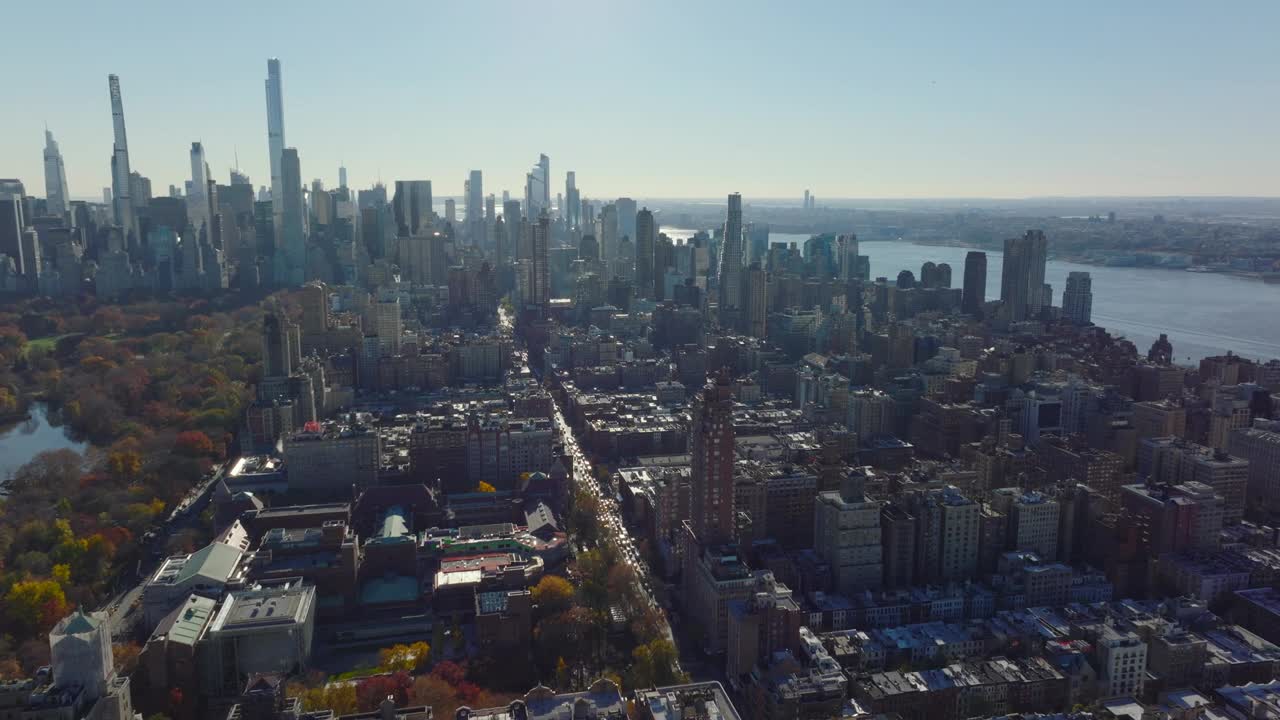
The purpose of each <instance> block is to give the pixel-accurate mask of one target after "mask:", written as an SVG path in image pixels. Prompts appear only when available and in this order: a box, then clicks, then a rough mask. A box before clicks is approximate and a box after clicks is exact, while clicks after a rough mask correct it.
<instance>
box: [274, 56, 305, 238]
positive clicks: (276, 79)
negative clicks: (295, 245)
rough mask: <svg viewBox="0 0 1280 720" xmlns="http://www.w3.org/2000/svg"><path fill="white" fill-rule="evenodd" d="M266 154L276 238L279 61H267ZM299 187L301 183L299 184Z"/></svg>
mask: <svg viewBox="0 0 1280 720" xmlns="http://www.w3.org/2000/svg"><path fill="white" fill-rule="evenodd" d="M266 87H267V154H268V156H269V158H270V160H271V216H272V218H273V220H274V225H275V231H276V237H277V238H280V237H283V228H282V225H283V219H284V198H283V192H284V191H283V186H282V185H281V184H280V181H281V177H282V175H281V173H282V170H281V163H282V160H281V158H282V156H283V155H284V80H283V78H281V77H280V60H279V59H278V58H269V59H268V60H267V80H266ZM299 185H301V183H299Z"/></svg>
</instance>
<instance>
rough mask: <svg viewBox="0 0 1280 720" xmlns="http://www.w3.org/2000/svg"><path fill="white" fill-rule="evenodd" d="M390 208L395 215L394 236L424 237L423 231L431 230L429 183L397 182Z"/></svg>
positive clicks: (417, 181) (427, 181) (428, 181)
mask: <svg viewBox="0 0 1280 720" xmlns="http://www.w3.org/2000/svg"><path fill="white" fill-rule="evenodd" d="M391 208H392V211H393V212H394V213H395V219H396V235H398V236H399V237H411V236H414V235H424V234H425V233H424V232H423V230H424V229H426V230H430V229H431V214H432V210H431V181H430V180H397V181H396V191H395V195H394V196H392V198H391Z"/></svg>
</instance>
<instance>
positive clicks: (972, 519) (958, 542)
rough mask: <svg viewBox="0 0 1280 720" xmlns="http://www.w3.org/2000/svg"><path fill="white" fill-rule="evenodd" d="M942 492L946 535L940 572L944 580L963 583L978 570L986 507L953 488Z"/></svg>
mask: <svg viewBox="0 0 1280 720" xmlns="http://www.w3.org/2000/svg"><path fill="white" fill-rule="evenodd" d="M940 495H941V497H940V498H939V500H940V501H941V502H940V508H941V510H942V513H941V514H942V535H941V542H940V543H939V553H938V554H939V572H938V574H939V577H941V579H943V580H949V581H950V580H954V581H961V582H963V581H965V580H968V579H970V578H972V577H973V576H974V574H975V573H976V572H977V571H978V535H979V532H978V530H979V524H980V519H981V515H982V506H981V505H980V504H978V503H976V502H974V501H972V500H970V499H969V498H966V497H965V496H964V495H961V494H960V492H959V491H958V490H956V488H953V487H949V488H947V489H946V490H945V491H943V492H942V493H941V494H940Z"/></svg>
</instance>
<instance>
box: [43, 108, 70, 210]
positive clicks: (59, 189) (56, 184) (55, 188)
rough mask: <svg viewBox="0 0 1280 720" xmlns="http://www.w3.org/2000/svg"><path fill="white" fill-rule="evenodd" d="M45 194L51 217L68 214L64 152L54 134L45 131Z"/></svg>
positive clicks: (68, 196)
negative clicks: (63, 161) (63, 163)
mask: <svg viewBox="0 0 1280 720" xmlns="http://www.w3.org/2000/svg"><path fill="white" fill-rule="evenodd" d="M44 194H45V198H46V205H47V207H48V212H49V214H50V215H55V216H57V217H62V216H64V215H66V214H67V207H68V205H67V202H68V200H69V199H70V194H69V193H68V192H67V170H66V168H65V167H63V165H62V151H61V150H59V149H58V141H57V140H54V139H53V133H51V132H49V131H48V130H45V131H44Z"/></svg>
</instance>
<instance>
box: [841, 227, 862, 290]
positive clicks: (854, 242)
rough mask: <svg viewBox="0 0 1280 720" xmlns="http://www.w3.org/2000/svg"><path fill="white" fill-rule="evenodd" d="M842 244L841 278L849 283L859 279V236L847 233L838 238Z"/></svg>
mask: <svg viewBox="0 0 1280 720" xmlns="http://www.w3.org/2000/svg"><path fill="white" fill-rule="evenodd" d="M836 243H837V244H838V245H839V246H840V280H841V281H842V282H844V283H848V282H849V281H850V280H857V279H858V236H857V235H855V234H853V233H847V234H844V235H841V236H839V237H838V238H836Z"/></svg>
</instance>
